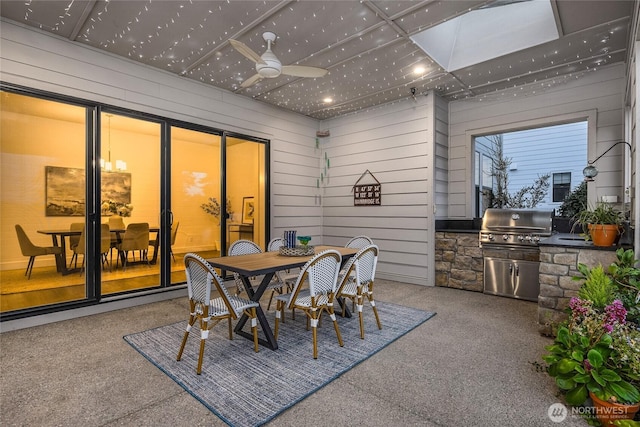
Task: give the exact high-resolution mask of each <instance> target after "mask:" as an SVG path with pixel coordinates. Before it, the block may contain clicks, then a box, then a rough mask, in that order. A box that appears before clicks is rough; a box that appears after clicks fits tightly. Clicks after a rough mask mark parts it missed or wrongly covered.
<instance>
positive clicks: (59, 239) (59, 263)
mask: <svg viewBox="0 0 640 427" xmlns="http://www.w3.org/2000/svg"><path fill="white" fill-rule="evenodd" d="M109 231H111V233H114V234H115V235H116V236H118V238H119V237H120V235H122V234H124V232H125V230H124V229H123V230H109ZM159 231H160V227H157V226H156V227H149V232H155V233H158V232H159ZM38 233H40V234H46V235H48V236H51V242H52V243H53V246H60V247H61V248H62V252H61V253H60V254H56V270H57V271H58V272H59V273H61V274H62V275H63V276H65V275H67V274H71V273H73V272H76V271H78V269H74V268H69V267H67V244H66V239H67V237H70V236H79V235H80V234H82V231H80V230H70V229H68V228H66V229H65V228H61V229H54V230H38ZM159 241H160V239H158V238H156V239H155V244H154V251H153V258H152V259H151V261H149V263H150V264H155V263H156V259H157V257H158V242H159Z"/></svg>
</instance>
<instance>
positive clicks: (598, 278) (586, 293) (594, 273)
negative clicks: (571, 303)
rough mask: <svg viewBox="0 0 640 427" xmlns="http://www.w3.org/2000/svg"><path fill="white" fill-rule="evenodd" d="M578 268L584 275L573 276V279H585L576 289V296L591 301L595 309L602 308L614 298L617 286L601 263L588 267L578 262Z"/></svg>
mask: <svg viewBox="0 0 640 427" xmlns="http://www.w3.org/2000/svg"><path fill="white" fill-rule="evenodd" d="M578 270H579V271H580V273H582V275H583V276H584V277H580V276H578V277H574V279H575V280H581V279H585V281H584V284H583V285H582V287H581V288H580V290H578V296H579V297H580V298H582V299H584V300H588V301H592V302H593V307H594V308H595V309H599V310H601V309H603V308H604V307H605V306H607V305H609V304H611V302H612V301H613V300H614V299H615V296H616V291H617V290H618V289H617V286H616V285H615V284H614V283H613V280H612V279H611V277H609V276H608V275H607V274H606V273H605V271H604V268H603V267H602V265H598V266H597V267H593V268H591V269H589V268H588V267H587V266H586V265H584V264H578Z"/></svg>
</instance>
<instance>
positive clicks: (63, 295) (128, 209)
mask: <svg viewBox="0 0 640 427" xmlns="http://www.w3.org/2000/svg"><path fill="white" fill-rule="evenodd" d="M4 89H5V86H4V85H3V91H2V92H0V96H2V99H1V101H2V102H0V113H1V114H0V185H1V193H0V217H1V218H2V221H1V222H0V227H1V228H0V232H1V233H2V236H3V238H2V239H0V302H1V308H0V316H1V317H2V320H4V319H7V318H8V319H13V318H19V317H26V316H30V315H34V314H42V313H48V312H51V311H59V310H64V309H67V308H71V307H78V306H82V305H90V304H97V303H100V302H102V301H104V300H110V299H112V297H115V296H116V295H117V296H118V298H119V297H121V296H125V295H126V296H128V295H136V294H137V293H139V292H141V291H144V292H145V293H148V292H153V291H154V290H159V288H163V287H170V286H175V285H181V284H184V283H185V282H186V277H185V273H184V263H183V261H182V258H183V256H184V254H185V253H187V252H196V253H198V254H200V255H202V256H204V257H205V258H210V257H215V256H219V255H224V254H226V252H227V248H228V247H229V245H230V244H231V243H232V242H233V241H235V240H237V239H240V238H242V239H248V240H253V241H255V242H256V243H258V244H259V245H260V246H261V247H263V248H265V247H266V244H267V242H266V240H265V239H266V236H267V230H268V227H269V223H268V215H269V212H268V205H269V202H268V186H269V184H268V162H269V155H268V153H269V150H268V141H266V140H260V139H257V138H251V137H247V136H244V135H237V134H226V133H225V132H223V131H220V130H216V129H212V128H207V127H203V126H199V125H193V124H189V123H184V122H178V121H173V120H171V119H166V118H161V117H156V116H150V115H146V114H142V113H136V112H132V111H128V110H122V109H118V108H115V107H110V106H103V105H100V104H97V103H96V104H95V105H91V104H87V105H85V103H84V101H83V102H75V100H74V99H68V98H60V97H57V96H53V95H51V94H45V93H40V92H38V93H32V92H30V91H23V90H21V89H19V88H15V87H11V88H10V89H8V90H4Z"/></svg>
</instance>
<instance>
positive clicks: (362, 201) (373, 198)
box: [353, 169, 382, 206]
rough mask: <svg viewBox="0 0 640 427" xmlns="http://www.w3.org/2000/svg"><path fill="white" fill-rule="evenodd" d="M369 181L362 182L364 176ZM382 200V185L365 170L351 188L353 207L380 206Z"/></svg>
mask: <svg viewBox="0 0 640 427" xmlns="http://www.w3.org/2000/svg"><path fill="white" fill-rule="evenodd" d="M367 175H368V176H369V177H370V178H371V179H367V180H364V181H363V178H364V177H365V176H367ZM381 200H382V184H380V181H378V180H377V179H376V177H375V176H373V174H372V173H371V172H369V169H367V170H366V171H365V172H364V173H363V174H362V175H360V178H359V179H358V180H357V181H356V183H355V185H354V186H353V206H380V205H381V204H382V203H381Z"/></svg>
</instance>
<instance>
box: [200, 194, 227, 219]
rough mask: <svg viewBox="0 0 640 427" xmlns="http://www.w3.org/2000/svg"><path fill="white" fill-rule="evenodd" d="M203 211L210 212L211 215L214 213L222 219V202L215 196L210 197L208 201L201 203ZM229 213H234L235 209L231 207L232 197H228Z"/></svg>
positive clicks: (217, 217) (214, 215)
mask: <svg viewBox="0 0 640 427" xmlns="http://www.w3.org/2000/svg"><path fill="white" fill-rule="evenodd" d="M200 207H201V208H202V210H203V211H205V212H206V213H208V214H209V215H213V217H214V218H215V219H217V220H218V221H220V203H219V202H218V199H216V198H215V197H209V199H208V200H207V203H203V204H201V205H200ZM227 214H229V215H232V214H233V210H232V209H231V199H229V198H228V197H227Z"/></svg>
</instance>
